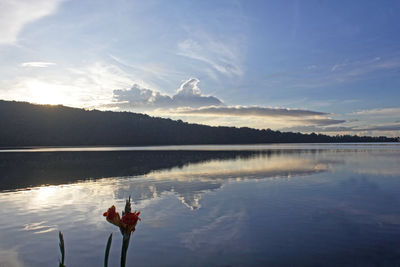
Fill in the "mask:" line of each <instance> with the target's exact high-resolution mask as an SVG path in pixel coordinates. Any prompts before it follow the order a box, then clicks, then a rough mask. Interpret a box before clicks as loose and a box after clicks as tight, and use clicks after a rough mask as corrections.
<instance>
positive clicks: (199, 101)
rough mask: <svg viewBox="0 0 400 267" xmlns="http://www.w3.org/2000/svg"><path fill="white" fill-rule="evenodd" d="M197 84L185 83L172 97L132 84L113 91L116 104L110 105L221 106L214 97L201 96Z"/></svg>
mask: <svg viewBox="0 0 400 267" xmlns="http://www.w3.org/2000/svg"><path fill="white" fill-rule="evenodd" d="M198 83H199V80H198V79H196V78H192V79H189V80H187V81H185V82H184V83H183V84H182V85H181V87H180V88H179V89H178V90H177V92H176V94H175V95H173V96H172V97H171V96H168V95H163V94H161V93H160V92H157V91H154V90H151V89H147V88H143V87H140V86H139V85H137V84H134V85H133V86H132V87H131V88H130V89H128V90H114V91H113V94H114V99H115V100H116V101H117V102H116V103H115V104H112V105H114V106H116V107H120V108H177V107H191V108H198V107H203V106H219V105H222V104H223V103H222V101H221V100H219V99H218V98H216V97H214V96H205V95H202V94H201V91H200V88H199V87H198Z"/></svg>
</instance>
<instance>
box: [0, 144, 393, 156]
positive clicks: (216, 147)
mask: <svg viewBox="0 0 400 267" xmlns="http://www.w3.org/2000/svg"><path fill="white" fill-rule="evenodd" d="M393 145H400V143H399V142H344V143H271V144H208V145H160V146H150V145H149V146H25V147H0V153H7V152H107V151H236V150H240V151H246V150H249V151H252V150H271V149H274V150H275V149H302V148H308V149H310V147H313V146H315V147H330V148H332V147H338V146H339V147H340V146H343V147H351V146H356V147H359V146H368V147H371V146H380V147H381V146H393Z"/></svg>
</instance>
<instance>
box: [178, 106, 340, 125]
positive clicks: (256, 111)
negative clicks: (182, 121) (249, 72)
mask: <svg viewBox="0 0 400 267" xmlns="http://www.w3.org/2000/svg"><path fill="white" fill-rule="evenodd" d="M178 113H181V114H193V115H217V116H218V115H226V116H260V117H307V116H321V115H328V113H324V112H318V111H311V110H302V109H286V108H265V107H207V108H199V109H189V110H181V111H178ZM326 120H327V119H320V120H316V121H320V123H322V122H323V121H326ZM331 121H332V120H331ZM340 122H342V121H337V122H336V123H340ZM331 124H332V123H331Z"/></svg>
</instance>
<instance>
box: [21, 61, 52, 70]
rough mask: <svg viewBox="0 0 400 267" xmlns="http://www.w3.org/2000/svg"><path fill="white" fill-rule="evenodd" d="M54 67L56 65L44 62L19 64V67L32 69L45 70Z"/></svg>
mask: <svg viewBox="0 0 400 267" xmlns="http://www.w3.org/2000/svg"><path fill="white" fill-rule="evenodd" d="M54 65H56V63H54V62H44V61H31V62H23V63H21V67H32V68H47V67H50V66H54Z"/></svg>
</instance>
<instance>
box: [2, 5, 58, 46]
mask: <svg viewBox="0 0 400 267" xmlns="http://www.w3.org/2000/svg"><path fill="white" fill-rule="evenodd" d="M61 2H62V0H35V1H34V2H32V1H30V0H4V1H1V2H0V44H15V43H16V42H17V38H18V34H19V33H20V32H21V30H22V29H23V27H24V26H25V25H26V24H28V23H31V22H33V21H35V20H38V19H41V18H43V17H45V16H48V15H50V14H53V13H54V12H55V11H56V10H57V7H58V6H59V5H60V3H61Z"/></svg>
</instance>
